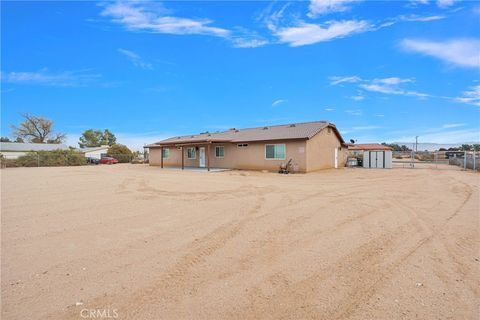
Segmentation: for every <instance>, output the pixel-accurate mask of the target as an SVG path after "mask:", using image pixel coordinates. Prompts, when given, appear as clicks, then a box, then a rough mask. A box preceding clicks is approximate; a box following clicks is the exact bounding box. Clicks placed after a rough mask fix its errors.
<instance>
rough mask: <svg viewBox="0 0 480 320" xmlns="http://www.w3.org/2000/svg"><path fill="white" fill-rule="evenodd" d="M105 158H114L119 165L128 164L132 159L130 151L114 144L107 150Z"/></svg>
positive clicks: (121, 145)
mask: <svg viewBox="0 0 480 320" xmlns="http://www.w3.org/2000/svg"><path fill="white" fill-rule="evenodd" d="M107 156H109V157H112V158H115V159H117V160H118V162H121V163H128V162H130V161H132V159H133V153H132V151H131V150H130V149H128V147H127V146H125V145H123V144H114V145H113V146H111V147H110V148H108V151H107Z"/></svg>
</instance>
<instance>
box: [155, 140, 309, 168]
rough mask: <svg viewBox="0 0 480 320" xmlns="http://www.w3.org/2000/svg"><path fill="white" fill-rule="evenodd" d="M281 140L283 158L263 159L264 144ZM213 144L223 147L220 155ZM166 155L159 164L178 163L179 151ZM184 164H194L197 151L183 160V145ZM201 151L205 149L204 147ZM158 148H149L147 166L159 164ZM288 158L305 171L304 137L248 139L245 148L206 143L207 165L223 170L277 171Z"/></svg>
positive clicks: (173, 150)
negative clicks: (194, 154)
mask: <svg viewBox="0 0 480 320" xmlns="http://www.w3.org/2000/svg"><path fill="white" fill-rule="evenodd" d="M276 143H284V144H285V148H286V159H284V160H267V159H265V144H276ZM215 146H223V147H224V148H225V156H224V157H223V158H216V157H215ZM169 149H170V157H169V158H165V159H164V161H163V165H164V166H166V167H168V166H181V164H182V154H181V151H180V150H178V149H177V148H175V147H174V148H169ZM184 152H185V166H186V167H190V166H191V167H198V165H199V160H198V158H199V151H198V150H197V155H196V159H194V160H190V159H187V151H186V147H184ZM205 152H207V149H206V147H205ZM160 154H161V151H160V148H151V149H150V155H149V161H150V164H151V165H156V166H159V165H160V163H161V158H160ZM288 159H292V164H294V165H295V166H296V167H297V168H298V171H299V172H305V171H306V144H305V140H294V141H268V142H249V143H248V147H245V148H239V147H237V143H217V144H212V145H211V146H210V167H212V168H227V169H246V170H269V171H278V169H279V167H280V164H281V163H285V162H287V161H288Z"/></svg>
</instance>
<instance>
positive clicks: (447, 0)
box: [437, 0, 456, 8]
mask: <svg viewBox="0 0 480 320" xmlns="http://www.w3.org/2000/svg"><path fill="white" fill-rule="evenodd" d="M455 2H456V0H437V6H439V7H440V8H448V7H451V6H453V5H454V3H455Z"/></svg>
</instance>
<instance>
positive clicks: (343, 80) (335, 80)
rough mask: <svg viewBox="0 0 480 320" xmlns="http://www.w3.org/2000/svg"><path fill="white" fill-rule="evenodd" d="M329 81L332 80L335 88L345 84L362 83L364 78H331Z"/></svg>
mask: <svg viewBox="0 0 480 320" xmlns="http://www.w3.org/2000/svg"><path fill="white" fill-rule="evenodd" d="M329 79H330V84H331V85H332V86H335V85H337V84H341V83H344V82H347V83H355V82H359V81H362V78H360V77H357V76H346V77H339V76H333V77H329Z"/></svg>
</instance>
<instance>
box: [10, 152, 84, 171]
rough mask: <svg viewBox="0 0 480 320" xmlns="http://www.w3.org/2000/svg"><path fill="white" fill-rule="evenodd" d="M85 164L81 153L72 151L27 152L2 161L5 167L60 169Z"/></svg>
mask: <svg viewBox="0 0 480 320" xmlns="http://www.w3.org/2000/svg"><path fill="white" fill-rule="evenodd" d="M85 164H87V161H86V158H85V156H84V154H83V153H80V152H76V151H73V150H54V151H38V152H29V153H27V154H25V155H23V156H20V157H18V158H17V159H2V166H5V167H60V166H82V165H85Z"/></svg>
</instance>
